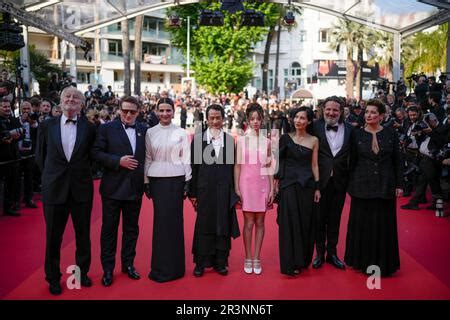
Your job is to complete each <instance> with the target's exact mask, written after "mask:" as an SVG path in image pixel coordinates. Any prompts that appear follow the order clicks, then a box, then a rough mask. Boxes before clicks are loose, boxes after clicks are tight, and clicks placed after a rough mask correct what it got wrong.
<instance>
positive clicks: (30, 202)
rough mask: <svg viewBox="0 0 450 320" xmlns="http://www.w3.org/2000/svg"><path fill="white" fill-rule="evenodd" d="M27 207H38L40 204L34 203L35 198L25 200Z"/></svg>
mask: <svg viewBox="0 0 450 320" xmlns="http://www.w3.org/2000/svg"><path fill="white" fill-rule="evenodd" d="M25 207H27V208H33V209H36V208H37V207H38V206H37V205H36V203H34V201H33V200H30V201H27V202H25Z"/></svg>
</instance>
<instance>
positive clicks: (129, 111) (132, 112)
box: [121, 109, 138, 116]
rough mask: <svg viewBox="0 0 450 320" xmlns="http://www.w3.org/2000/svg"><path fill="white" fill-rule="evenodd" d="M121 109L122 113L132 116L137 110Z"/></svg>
mask: <svg viewBox="0 0 450 320" xmlns="http://www.w3.org/2000/svg"><path fill="white" fill-rule="evenodd" d="M121 111H122V112H123V114H128V113H129V114H131V115H132V116H134V115H135V114H136V113H137V112H138V111H137V110H127V109H121Z"/></svg>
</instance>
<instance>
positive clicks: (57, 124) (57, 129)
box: [50, 116, 66, 159]
mask: <svg viewBox="0 0 450 320" xmlns="http://www.w3.org/2000/svg"><path fill="white" fill-rule="evenodd" d="M51 126H53V128H50V133H51V134H52V135H53V138H54V139H55V140H54V141H55V142H56V148H57V149H58V151H59V153H61V156H62V157H63V158H64V159H66V155H65V153H64V149H63V146H62V139H61V116H59V117H57V118H56V119H55V121H52V122H51Z"/></svg>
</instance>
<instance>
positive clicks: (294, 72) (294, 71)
mask: <svg viewBox="0 0 450 320" xmlns="http://www.w3.org/2000/svg"><path fill="white" fill-rule="evenodd" d="M301 75H302V68H301V66H300V63H298V62H293V63H292V65H291V76H292V77H297V76H301Z"/></svg>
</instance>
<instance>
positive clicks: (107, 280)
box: [102, 271, 113, 287]
mask: <svg viewBox="0 0 450 320" xmlns="http://www.w3.org/2000/svg"><path fill="white" fill-rule="evenodd" d="M112 283H113V273H112V271H105V273H104V274H103V278H102V284H103V285H104V286H105V287H109V286H110V285H112Z"/></svg>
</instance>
